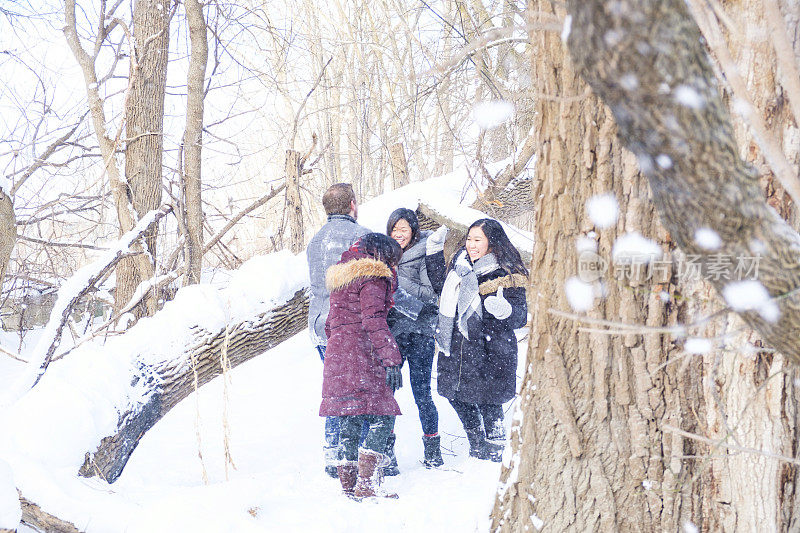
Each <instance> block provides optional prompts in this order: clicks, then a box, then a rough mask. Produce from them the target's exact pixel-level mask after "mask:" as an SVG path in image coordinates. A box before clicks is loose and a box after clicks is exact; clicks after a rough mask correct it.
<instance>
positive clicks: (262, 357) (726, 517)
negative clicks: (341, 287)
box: [0, 0, 800, 533]
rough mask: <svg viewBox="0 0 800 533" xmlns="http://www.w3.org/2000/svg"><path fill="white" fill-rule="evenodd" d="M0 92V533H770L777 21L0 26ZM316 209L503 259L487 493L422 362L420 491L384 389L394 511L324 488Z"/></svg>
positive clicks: (787, 500)
mask: <svg viewBox="0 0 800 533" xmlns="http://www.w3.org/2000/svg"><path fill="white" fill-rule="evenodd" d="M0 66H2V70H1V71H0V72H2V74H3V75H2V79H0V168H2V175H0V280H2V291H1V292H0V323H1V324H2V330H0V532H20V533H23V532H31V531H47V532H123V531H125V532H134V531H148V532H151V531H165V532H166V531H169V532H172V531H209V532H222V531H236V532H239V531H330V532H346V531H359V530H369V531H390V532H394V531H436V532H442V531H445V532H449V531H453V532H463V531H492V532H511V531H514V532H523V531H526V532H527V531H553V532H561V531H576V532H584V531H623V532H627V531H683V532H686V533H693V532H699V531H798V530H800V469H799V467H800V452H798V439H800V374H799V373H798V364H800V341H798V338H799V336H800V217H799V216H798V210H797V208H796V204H797V203H798V201H800V177H799V176H798V174H799V173H800V2H798V1H797V0H640V1H638V2H635V1H632V0H526V1H518V0H439V1H437V2H432V1H427V0H419V1H418V2H417V1H410V0H380V1H372V2H366V1H363V0H332V1H331V2H311V1H308V0H301V1H292V0H290V1H288V2H262V1H261V0H235V1H228V0H64V1H63V2H57V1H54V0H37V1H33V0H0ZM336 183H349V184H352V187H353V190H354V192H355V195H356V197H357V200H358V213H357V220H358V223H359V224H361V225H363V226H364V227H366V228H368V229H369V230H370V231H372V232H378V233H387V220H388V217H389V214H390V213H391V212H393V211H394V210H395V209H397V208H408V209H410V210H412V211H414V212H415V214H416V216H417V217H418V219H419V224H420V227H421V228H424V229H425V230H436V229H437V228H441V227H446V228H448V233H447V235H448V239H447V242H446V243H445V245H444V248H445V250H444V251H445V253H447V252H448V250H449V251H450V253H452V252H453V250H457V249H458V248H459V247H460V246H462V245H464V243H465V240H466V238H467V230H468V228H469V227H470V225H471V224H472V223H473V222H474V221H476V220H478V219H482V218H492V219H495V220H497V221H499V222H500V223H501V225H502V228H504V231H505V233H506V234H507V235H508V237H509V238H510V242H511V243H512V244H513V246H514V247H515V248H516V249H517V250H518V251H519V253H520V256H521V257H522V259H523V261H524V262H525V264H526V266H527V268H528V270H529V276H528V277H527V281H526V283H527V288H526V298H527V313H528V316H527V324H526V325H525V326H524V328H518V329H516V331H515V334H516V338H517V347H518V361H517V367H516V395H515V397H514V398H513V400H511V401H509V402H507V403H505V404H504V405H503V411H504V416H505V418H504V423H505V426H506V428H505V429H506V434H507V436H508V438H507V441H506V443H505V448H504V450H503V452H502V461H501V462H490V461H482V460H478V459H476V458H475V457H473V456H471V453H472V448H471V442H468V436H465V434H464V429H463V428H462V426H461V423H460V422H459V417H457V416H456V413H455V412H454V411H453V409H452V408H451V406H450V404H448V402H447V400H446V399H444V398H443V397H442V396H439V395H437V390H436V375H435V374H436V369H437V367H436V363H434V366H433V370H434V378H433V383H432V385H433V388H434V391H433V399H434V402H435V403H436V405H437V408H438V411H439V414H440V417H441V418H440V430H439V433H440V434H441V451H442V455H443V457H444V465H443V466H441V467H437V468H426V465H423V464H421V461H420V459H421V458H422V451H423V450H422V443H421V441H420V436H421V433H420V421H419V420H417V414H416V409H417V407H416V405H415V403H414V402H415V399H414V398H413V397H412V391H411V390H410V387H409V385H408V383H409V369H408V365H405V366H404V367H403V370H402V372H403V382H404V384H405V385H404V386H403V387H401V388H400V389H399V390H398V391H397V392H396V393H395V397H396V400H397V402H398V404H399V406H400V409H401V410H402V412H403V415H401V416H398V417H397V422H396V426H395V430H394V431H395V434H396V437H397V443H396V454H397V461H398V465H399V471H400V474H399V475H398V476H393V477H387V478H386V479H385V480H384V484H385V485H386V486H387V487H388V488H389V489H390V490H391V491H393V492H396V493H397V494H398V496H399V497H398V498H397V499H385V500H378V499H370V500H369V501H354V500H353V499H351V498H348V497H346V496H345V495H343V494H342V487H340V485H339V480H337V479H331V478H330V477H329V476H327V475H326V473H325V472H324V470H323V455H322V445H323V442H322V440H323V424H324V418H322V417H320V416H319V409H320V400H321V391H322V380H323V364H322V363H321V362H320V354H318V353H317V350H316V349H315V345H314V344H312V340H311V339H310V338H309V331H308V324H307V320H308V316H309V299H310V297H311V293H310V281H309V266H310V265H309V262H308V260H307V255H306V248H307V246H308V245H309V242H310V240H311V239H312V236H313V235H314V234H315V233H316V232H317V231H318V230H319V229H320V228H321V227H322V226H323V224H325V223H326V211H325V210H324V209H323V204H322V201H321V200H322V197H323V194H324V193H325V192H326V190H327V189H328V188H329V187H330V186H331V185H333V184H336ZM354 214H355V213H354ZM487 308H488V307H487ZM515 327H516V326H515ZM487 342H491V339H487ZM512 346H513V343H512ZM440 356H441V355H440ZM512 392H513V391H512ZM498 461H499V459H498ZM342 486H343V485H342Z"/></svg>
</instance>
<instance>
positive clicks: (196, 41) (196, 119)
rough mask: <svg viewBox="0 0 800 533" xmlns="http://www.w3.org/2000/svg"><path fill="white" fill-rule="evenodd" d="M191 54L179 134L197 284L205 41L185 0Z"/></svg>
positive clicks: (198, 11) (193, 4) (191, 3)
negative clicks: (183, 119) (182, 127)
mask: <svg viewBox="0 0 800 533" xmlns="http://www.w3.org/2000/svg"><path fill="white" fill-rule="evenodd" d="M184 6H185V8H186V20H187V22H188V24H189V39H190V41H191V54H190V57H189V75H188V80H187V95H186V131H185V132H184V137H183V154H184V164H183V172H184V177H183V184H184V185H183V187H184V189H183V198H184V206H185V209H186V233H188V235H187V237H188V238H187V239H186V251H187V254H186V258H187V259H186V263H187V264H186V267H187V268H186V282H187V284H192V283H199V282H200V273H201V271H202V268H203V205H202V194H201V186H202V183H203V180H202V168H203V166H202V150H203V107H204V101H205V79H206V63H207V62H208V41H207V35H206V20H205V17H204V16H203V5H202V4H201V3H200V2H198V1H197V0H186V1H185V2H184Z"/></svg>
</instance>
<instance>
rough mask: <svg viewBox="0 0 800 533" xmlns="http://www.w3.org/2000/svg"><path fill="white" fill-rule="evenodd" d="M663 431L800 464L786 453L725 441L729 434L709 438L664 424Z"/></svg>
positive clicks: (738, 450) (716, 445) (709, 443)
mask: <svg viewBox="0 0 800 533" xmlns="http://www.w3.org/2000/svg"><path fill="white" fill-rule="evenodd" d="M663 431H664V432H669V433H674V434H676V435H679V436H681V437H685V438H687V439H692V440H696V441H698V442H703V443H705V444H708V445H709V446H712V447H714V448H727V449H729V450H733V451H736V452H742V453H751V454H754V455H761V456H763V457H769V458H771V459H777V460H778V461H782V462H784V463H790V464H794V465H800V459H796V458H794V457H787V456H785V455H780V454H777V453H773V452H767V451H764V450H758V449H756V448H748V447H747V446H739V445H737V444H727V443H725V442H724V440H725V439H727V438H728V437H727V435H726V436H725V437H724V438H723V439H722V440H714V439H709V438H708V437H702V436H700V435H696V434H694V433H689V432H687V431H683V430H682V429H678V428H676V427H673V426H670V425H664V426H663Z"/></svg>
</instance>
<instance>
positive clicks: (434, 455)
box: [422, 435, 444, 468]
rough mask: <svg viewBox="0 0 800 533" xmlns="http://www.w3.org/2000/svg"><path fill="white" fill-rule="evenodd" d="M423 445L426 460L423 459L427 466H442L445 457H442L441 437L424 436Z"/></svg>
mask: <svg viewBox="0 0 800 533" xmlns="http://www.w3.org/2000/svg"><path fill="white" fill-rule="evenodd" d="M422 445H423V446H424V448H425V460H424V461H422V464H424V465H425V466H426V467H428V468H431V467H435V466H442V465H443V464H444V459H442V448H441V437H439V435H433V436H430V437H428V436H425V435H423V436H422Z"/></svg>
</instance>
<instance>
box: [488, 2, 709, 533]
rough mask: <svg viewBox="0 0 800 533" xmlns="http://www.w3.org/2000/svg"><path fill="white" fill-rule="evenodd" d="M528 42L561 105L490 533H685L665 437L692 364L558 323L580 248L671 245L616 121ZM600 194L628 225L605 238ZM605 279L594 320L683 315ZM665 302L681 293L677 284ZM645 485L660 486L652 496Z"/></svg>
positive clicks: (541, 164) (548, 126)
mask: <svg viewBox="0 0 800 533" xmlns="http://www.w3.org/2000/svg"><path fill="white" fill-rule="evenodd" d="M554 6H556V4H553V3H552V2H549V1H548V0H531V1H530V2H529V6H528V10H529V13H528V16H529V20H530V21H531V22H532V21H535V20H537V19H536V17H537V16H538V13H539V12H545V13H555V14H556V15H558V16H559V17H562V18H563V16H564V12H563V9H562V8H558V7H554ZM531 43H532V48H533V52H532V53H533V58H532V62H533V64H532V77H531V79H532V80H534V81H535V87H534V90H535V91H536V93H537V94H546V95H551V96H552V97H551V98H539V99H537V104H536V112H535V116H536V117H537V124H536V125H535V127H534V128H533V130H534V132H535V135H536V142H535V147H536V151H537V153H538V154H539V160H538V164H537V166H536V174H535V178H534V182H533V191H532V196H533V198H535V199H536V211H535V226H534V250H533V259H532V262H531V268H530V271H531V285H530V287H529V290H528V298H529V300H530V304H529V309H530V311H531V314H532V322H531V334H530V336H529V339H530V340H529V351H528V365H527V372H526V376H525V379H524V382H523V384H522V390H521V392H520V404H519V407H518V409H519V410H520V411H521V413H522V416H519V415H518V416H517V417H516V418H518V419H519V420H518V421H516V422H515V424H514V427H513V429H512V434H511V439H512V445H513V448H514V452H515V453H514V458H513V461H512V464H511V466H510V467H509V468H504V469H503V475H502V479H501V490H500V493H499V496H498V498H497V501H496V504H495V508H494V510H493V513H492V527H491V531H498V530H499V531H535V530H537V529H541V528H542V527H546V528H547V530H548V531H677V530H679V529H680V524H681V521H680V520H681V515H680V511H681V508H680V506H677V505H675V502H676V501H677V500H679V496H680V492H681V490H682V489H683V487H684V486H685V485H683V484H682V482H683V481H684V480H685V474H684V473H683V472H682V471H681V470H680V468H678V469H675V470H674V471H673V470H670V466H672V465H673V462H674V461H679V459H678V458H680V457H682V456H683V455H684V454H685V453H686V452H687V448H685V447H684V446H683V444H682V443H681V442H680V440H677V442H675V441H674V439H671V438H668V439H667V440H666V441H662V440H661V434H660V430H659V426H660V423H661V421H663V420H674V421H675V422H674V423H676V424H677V423H678V421H680V420H682V419H683V417H684V414H685V412H684V410H685V409H686V406H685V405H684V403H683V399H682V398H683V395H696V394H697V393H698V390H699V388H700V383H699V373H698V372H696V370H697V364H696V362H694V361H692V360H687V361H686V363H688V364H684V365H683V366H679V365H673V366H670V367H667V369H665V370H663V371H661V372H658V371H657V368H658V366H659V365H660V364H661V363H663V362H664V361H665V360H666V359H667V356H668V355H669V354H670V353H671V352H672V351H673V350H672V348H671V339H670V338H669V337H668V336H666V335H663V334H649V335H638V334H636V335H625V336H621V335H617V336H609V335H604V334H600V333H584V332H580V331H579V324H578V323H576V322H575V321H574V320H572V319H570V318H566V317H563V316H558V315H554V314H552V313H551V312H550V310H551V309H555V310H562V311H570V310H571V308H570V305H569V304H568V301H567V298H566V296H565V286H566V284H567V283H568V281H569V280H572V281H569V282H570V283H575V282H576V281H575V280H577V279H578V278H576V276H577V271H578V269H577V265H578V249H577V244H578V242H579V239H583V240H586V239H589V242H593V241H594V242H596V243H597V247H598V248H597V253H598V254H599V255H601V256H603V257H608V256H609V255H610V250H611V247H612V245H613V243H614V240H615V238H616V237H617V236H619V235H621V234H622V233H624V232H626V231H638V232H639V233H641V234H642V235H644V236H646V237H649V238H651V239H655V240H660V241H663V240H665V239H666V235H665V232H664V230H663V228H662V227H661V226H660V224H659V223H658V219H657V216H656V212H655V209H654V207H653V206H652V205H651V204H649V203H648V202H647V201H646V197H647V183H646V182H645V180H644V179H643V177H642V176H641V175H640V174H639V173H638V169H637V168H636V162H635V159H634V158H633V157H632V156H631V154H630V153H628V152H626V151H624V150H623V147H622V145H621V144H620V143H619V142H618V141H617V138H616V128H615V126H614V123H613V117H612V116H611V113H610V112H609V110H608V108H606V107H604V106H603V105H602V103H601V102H600V101H599V100H598V99H597V98H595V97H587V98H576V96H579V95H582V94H583V93H584V91H585V84H584V83H583V82H582V81H581V80H580V78H579V77H578V74H577V72H575V69H574V67H573V65H572V63H571V62H570V61H569V58H568V57H566V55H565V52H566V51H565V49H564V46H563V44H562V42H561V39H560V36H559V35H558V34H557V33H553V32H541V31H537V32H535V33H533V32H532V33H531ZM597 194H613V195H614V196H615V197H616V199H617V201H618V202H619V211H620V213H624V214H627V216H625V217H624V218H621V219H620V220H618V221H617V222H616V224H615V225H614V226H613V227H612V228H610V229H606V230H600V229H598V228H595V227H594V226H593V224H592V222H591V220H589V219H588V217H587V216H586V214H585V207H584V206H585V205H586V202H587V201H588V200H589V199H590V198H591V197H592V196H594V195H597ZM612 272H613V271H612ZM608 277H610V276H607V277H606V278H605V279H604V280H603V281H604V283H605V284H606V289H607V295H606V297H605V299H603V300H602V301H600V300H598V304H597V306H596V307H595V308H594V309H593V310H592V311H591V312H590V314H591V316H595V317H604V318H607V319H610V320H620V321H622V322H625V323H632V324H643V325H644V324H646V325H649V326H662V325H667V324H670V323H673V322H674V321H675V319H676V309H675V307H674V306H671V305H668V304H666V303H665V302H664V301H662V300H661V299H660V298H659V292H660V291H659V290H656V289H655V288H654V287H652V286H651V284H652V283H654V282H652V281H646V280H641V279H638V278H637V277H635V276H631V277H630V279H625V278H623V279H621V280H614V279H608ZM596 288H597V287H594V289H596ZM663 289H664V290H666V291H668V292H671V290H670V289H671V288H670V285H669V283H668V282H667V283H665V284H664V285H663ZM656 454H659V455H660V454H663V459H661V458H658V459H654V457H653V456H654V455H656ZM678 466H679V467H680V462H678ZM648 480H652V483H653V487H652V488H648V489H645V488H644V487H643V485H642V484H643V483H645V485H647V486H648V487H649V484H648V483H647V481H648Z"/></svg>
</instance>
